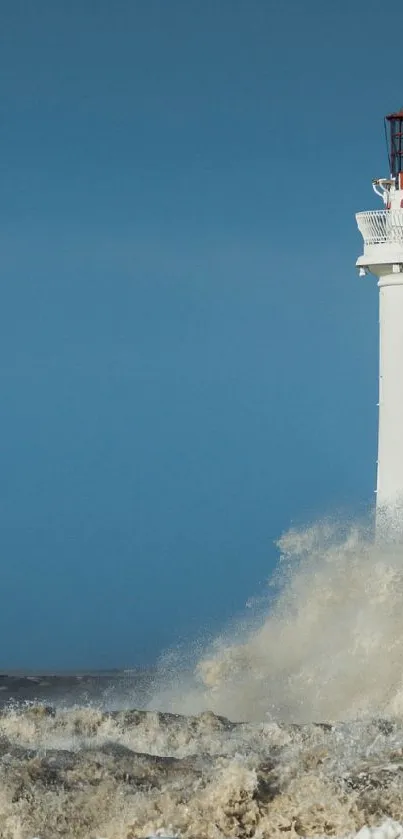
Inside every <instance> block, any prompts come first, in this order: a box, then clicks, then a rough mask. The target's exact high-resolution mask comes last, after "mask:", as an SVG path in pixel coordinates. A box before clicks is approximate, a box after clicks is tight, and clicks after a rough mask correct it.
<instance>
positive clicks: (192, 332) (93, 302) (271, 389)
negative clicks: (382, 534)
mask: <svg viewBox="0 0 403 839" xmlns="http://www.w3.org/2000/svg"><path fill="white" fill-rule="evenodd" d="M402 25H403V6H402V4H401V0H390V2H389V3H388V4H387V6H384V5H382V4H381V3H380V2H379V0H377V2H374V1H373V0H365V2H364V0H353V2H352V0H338V2H323V0H305V2H303V3H302V2H299V0H288V2H280V0H277V2H271V0H113V2H112V0H68V2H67V0H38V2H35V3H33V2H32V0H3V2H2V4H1V33H0V68H1V72H0V105H1V132H0V137H1V144H0V149H1V154H0V184H1V202H0V212H1V220H0V221H1V224H0V241H1V262H2V278H3V279H2V299H1V306H0V382H1V403H0V404H1V426H0V427H1V438H0V538H1V609H0V634H1V638H2V645H1V648H2V655H1V661H0V667H1V668H3V669H5V668H12V667H32V668H63V667H66V668H74V667H112V666H130V665H135V664H149V663H152V662H153V661H155V659H156V657H157V655H158V653H159V652H160V651H162V650H163V649H165V648H167V647H169V646H170V645H171V644H176V643H177V642H179V641H184V640H185V639H187V638H189V639H194V638H197V637H198V635H199V634H200V633H201V634H203V633H204V632H205V631H214V630H215V629H218V628H219V627H220V626H222V625H223V624H224V623H225V622H226V621H227V620H228V619H229V618H230V617H231V615H233V614H234V613H236V612H237V611H238V610H240V609H241V608H242V607H243V605H244V603H245V601H246V600H247V598H248V597H249V596H251V595H254V594H257V593H258V592H259V591H260V587H261V586H262V584H264V582H265V580H266V579H267V577H268V575H269V573H270V570H271V569H272V568H273V563H274V562H275V558H276V552H275V549H274V547H273V542H274V540H275V539H276V538H277V537H278V536H279V535H280V534H281V532H282V531H284V529H286V528H287V527H288V526H289V525H290V523H292V522H294V523H295V522H298V523H303V522H305V521H307V522H309V521H312V519H315V517H317V516H320V515H322V514H324V513H331V514H332V513H334V512H335V511H337V510H340V509H342V510H344V511H347V512H348V514H349V515H355V514H356V513H357V512H359V511H361V510H362V507H363V505H364V506H365V505H366V504H368V503H369V502H371V500H372V498H373V487H374V483H375V459H376V419H377V417H376V401H377V329H378V323H377V320H378V318H377V290H376V284H375V280H374V279H372V280H371V279H368V278H367V279H364V280H363V279H358V278H357V277H356V273H355V268H354V263H355V259H356V257H357V256H358V255H359V253H360V248H361V242H360V237H359V235H358V232H357V231H356V227H355V219H354V213H355V212H356V211H358V210H360V209H370V208H372V207H375V206H377V204H376V198H375V196H373V195H372V190H371V178H372V177H377V176H382V175H387V174H388V171H387V161H386V154H385V143H384V136H383V125H382V118H383V115H384V114H385V113H387V112H388V111H390V110H393V109H395V108H398V107H400V106H401V105H402V104H403V81H402V70H401V50H400V48H399V46H398V45H399V37H400V32H401V29H402Z"/></svg>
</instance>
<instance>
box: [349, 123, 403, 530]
mask: <svg viewBox="0 0 403 839" xmlns="http://www.w3.org/2000/svg"><path fill="white" fill-rule="evenodd" d="M385 126H386V128H387V134H388V142H389V171H390V177H389V178H380V179H378V180H374V181H373V189H374V191H375V192H376V194H377V195H379V197H380V198H381V199H382V201H383V204H384V208H383V209H381V210H368V211H367V212H363V213H357V215H356V219H357V224H358V228H359V230H360V233H361V234H362V237H363V239H364V253H363V255H362V256H360V257H359V259H358V260H357V266H358V268H359V272H360V275H365V274H367V273H370V274H374V275H375V276H376V277H377V278H378V286H379V292H380V294H379V328H380V336H379V431H378V469H377V489H376V493H377V495H376V529H377V534H378V535H380V536H382V538H385V537H386V538H387V537H389V536H391V537H392V538H396V537H397V538H402V537H403V109H402V110H400V111H399V112H397V113H394V114H389V115H388V116H387V117H386V118H385Z"/></svg>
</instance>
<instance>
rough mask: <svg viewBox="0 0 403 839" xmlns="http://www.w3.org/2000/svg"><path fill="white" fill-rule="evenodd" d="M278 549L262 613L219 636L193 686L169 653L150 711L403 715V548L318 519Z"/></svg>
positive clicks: (252, 716)
mask: <svg viewBox="0 0 403 839" xmlns="http://www.w3.org/2000/svg"><path fill="white" fill-rule="evenodd" d="M278 547H279V551H280V561H279V566H278V570H277V572H276V575H275V578H274V580H272V582H271V586H269V589H268V597H267V607H266V614H263V616H262V614H260V615H259V616H257V617H256V621H255V625H254V626H253V628H252V629H251V628H250V626H249V627H248V628H247V627H244V626H243V624H242V621H240V624H239V625H238V626H237V627H236V628H235V630H234V635H235V636H236V639H235V640H234V639H231V635H230V634H229V633H227V634H226V635H225V636H223V637H221V638H218V639H216V641H215V642H214V643H213V644H212V645H211V647H210V649H209V650H208V651H207V652H205V653H204V654H203V655H201V656H200V658H199V661H198V663H197V664H196V666H195V669H194V673H193V675H192V678H190V679H185V678H184V679H182V680H179V683H178V673H177V670H178V669H179V668H180V661H178V660H176V659H175V656H171V657H170V660H169V667H167V666H166V662H165V685H164V687H163V688H162V689H161V690H159V691H158V692H157V694H156V696H155V697H154V699H153V702H152V706H153V707H157V708H163V709H164V710H167V709H168V708H169V709H170V710H173V711H175V712H179V713H186V714H189V713H198V712H200V711H202V710H207V709H208V710H213V711H214V712H216V713H219V714H223V715H225V716H227V717H229V718H230V719H233V720H247V721H263V720H267V719H281V720H284V721H289V722H304V721H312V720H316V721H317V720H320V721H323V720H351V719H355V718H362V717H365V716H374V715H382V716H385V715H386V716H390V715H392V716H401V715H403V667H402V665H403V544H399V543H394V544H389V543H387V542H379V541H377V542H375V541H374V539H373V534H372V532H370V530H369V528H365V527H361V526H351V527H349V528H346V527H340V526H339V525H333V524H329V523H328V522H325V523H322V524H320V525H316V526H314V527H311V528H309V529H307V530H291V531H289V532H288V533H287V534H285V535H284V536H283V537H282V538H281V539H280V541H279V543H278ZM273 586H274V587H275V589H276V591H275V596H274V597H273V593H274V592H273ZM169 670H170V671H171V672H170V674H169V673H168V676H167V671H169Z"/></svg>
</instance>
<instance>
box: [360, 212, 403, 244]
mask: <svg viewBox="0 0 403 839" xmlns="http://www.w3.org/2000/svg"><path fill="white" fill-rule="evenodd" d="M356 219H357V224H358V229H359V231H360V233H361V236H362V238H363V239H364V245H382V244H385V243H394V244H399V245H403V209H402V210H367V211H366V212H364V213H357V214H356Z"/></svg>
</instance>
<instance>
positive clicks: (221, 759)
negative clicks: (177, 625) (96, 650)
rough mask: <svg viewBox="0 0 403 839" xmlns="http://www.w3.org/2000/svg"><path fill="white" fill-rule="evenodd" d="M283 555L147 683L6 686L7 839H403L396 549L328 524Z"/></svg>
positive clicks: (18, 678) (117, 678) (401, 565)
mask: <svg viewBox="0 0 403 839" xmlns="http://www.w3.org/2000/svg"><path fill="white" fill-rule="evenodd" d="M279 553H280V561H279V565H278V570H277V573H276V575H275V576H274V578H272V579H271V581H270V584H268V586H267V590H266V591H265V592H262V593H261V595H260V596H259V598H258V599H257V600H255V601H252V602H251V603H249V608H248V609H245V613H244V614H243V615H242V616H240V617H239V619H238V620H237V621H234V623H233V625H232V626H230V627H227V628H226V630H225V631H223V633H222V635H221V636H220V637H219V638H216V639H215V640H214V641H213V642H209V643H208V644H207V642H205V643H203V642H202V640H200V643H199V644H198V645H197V649H196V650H195V649H193V651H192V652H191V653H190V652H189V650H187V651H184V650H180V651H179V650H177V651H172V650H171V651H169V653H167V654H165V656H163V657H162V658H161V661H160V662H159V665H158V667H157V668H156V669H155V670H152V671H140V670H136V669H133V670H130V671H123V672H122V671H111V672H109V673H87V674H85V673H81V674H74V673H73V674H63V673H62V674H49V673H48V674H46V673H45V674H43V673H31V674H26V673H11V674H10V673H4V674H1V675H0V703H1V707H0V837H1V839H34V837H39V839H54V837H66V839H67V837H72V839H73V837H75V839H135V837H148V836H157V835H158V836H175V837H184V839H192V837H194V839H231V837H234V839H235V837H237V839H249V837H250V838H251V839H252V837H256V839H266V837H267V839H271V837H273V839H279V838H280V837H281V838H282V839H284V837H289V839H293V837H306V838H307V839H313V837H322V839H323V837H330V836H332V837H339V838H340V839H342V837H356V836H357V835H358V836H359V837H360V839H370V837H371V839H397V837H401V838H402V837H403V827H402V824H401V823H403V668H402V664H403V562H402V560H403V548H402V546H401V545H398V544H384V545H380V544H379V543H376V544H375V543H374V541H373V539H372V535H371V533H369V534H367V532H366V530H365V528H361V527H336V526H334V525H333V524H331V523H329V522H325V523H323V524H321V525H320V526H315V527H312V528H311V529H309V530H304V531H291V532H289V533H288V534H286V535H285V536H284V537H283V538H282V539H281V540H280V542H279ZM192 656H193V664H192V666H190V665H189V661H190V659H191V658H192Z"/></svg>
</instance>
